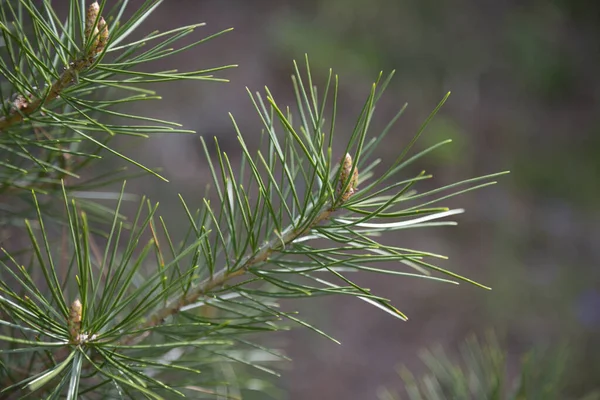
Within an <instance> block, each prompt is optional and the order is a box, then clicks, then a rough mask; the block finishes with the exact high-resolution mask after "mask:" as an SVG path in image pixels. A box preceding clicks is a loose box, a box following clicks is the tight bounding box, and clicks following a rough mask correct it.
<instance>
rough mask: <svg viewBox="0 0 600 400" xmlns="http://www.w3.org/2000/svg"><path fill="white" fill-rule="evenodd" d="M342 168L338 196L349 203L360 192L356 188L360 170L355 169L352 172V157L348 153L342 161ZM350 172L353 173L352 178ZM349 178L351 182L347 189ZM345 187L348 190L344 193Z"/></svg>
mask: <svg viewBox="0 0 600 400" xmlns="http://www.w3.org/2000/svg"><path fill="white" fill-rule="evenodd" d="M340 168H341V173H340V180H339V184H338V195H339V196H340V198H341V200H342V203H343V202H345V201H347V200H348V199H349V198H350V196H352V195H353V194H354V193H356V191H357V190H358V189H357V187H356V186H357V185H358V168H354V171H352V156H350V154H348V153H346V155H345V156H344V157H343V158H342V160H340ZM350 172H352V176H350ZM348 178H349V179H350V182H349V183H348V186H347V187H346V183H347V182H348ZM344 187H346V190H345V191H344V192H343V193H342V191H343V190H344Z"/></svg>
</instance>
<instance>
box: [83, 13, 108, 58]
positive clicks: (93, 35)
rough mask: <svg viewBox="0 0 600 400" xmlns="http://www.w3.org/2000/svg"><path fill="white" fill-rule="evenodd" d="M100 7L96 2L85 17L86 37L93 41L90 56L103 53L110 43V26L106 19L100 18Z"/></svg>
mask: <svg viewBox="0 0 600 400" xmlns="http://www.w3.org/2000/svg"><path fill="white" fill-rule="evenodd" d="M99 13H100V6H99V5H98V2H97V1H95V2H93V3H92V4H90V6H89V7H88V10H87V13H86V16H85V37H86V39H87V40H90V39H91V40H92V43H91V45H90V50H89V53H88V54H89V55H90V56H95V55H96V54H98V53H100V52H102V50H104V48H105V47H106V44H107V43H108V25H107V24H106V21H105V20H104V17H102V16H99V15H98V14H99Z"/></svg>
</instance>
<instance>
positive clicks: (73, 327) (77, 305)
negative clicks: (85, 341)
mask: <svg viewBox="0 0 600 400" xmlns="http://www.w3.org/2000/svg"><path fill="white" fill-rule="evenodd" d="M81 310H82V307H81V301H79V299H77V300H75V301H74V302H73V303H72V304H71V310H70V312H69V321H68V322H69V334H70V335H71V340H72V341H77V340H78V339H79V333H80V332H81Z"/></svg>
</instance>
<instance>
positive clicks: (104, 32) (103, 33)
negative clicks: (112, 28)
mask: <svg viewBox="0 0 600 400" xmlns="http://www.w3.org/2000/svg"><path fill="white" fill-rule="evenodd" d="M97 29H98V30H99V31H100V36H99V41H98V45H97V46H96V54H97V53H101V52H102V50H104V48H105V47H106V45H107V43H108V25H107V24H106V21H105V20H104V17H100V20H99V21H98V28H97Z"/></svg>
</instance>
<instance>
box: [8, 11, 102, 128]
mask: <svg viewBox="0 0 600 400" xmlns="http://www.w3.org/2000/svg"><path fill="white" fill-rule="evenodd" d="M99 10H100V7H99V5H98V2H94V3H92V4H91V5H90V7H89V8H88V11H87V14H86V38H85V40H92V43H91V46H90V47H89V49H88V50H87V51H86V52H85V54H83V55H82V56H81V57H79V58H78V59H77V60H75V61H71V62H70V63H69V64H68V65H67V66H66V67H65V69H64V71H63V72H62V74H60V76H59V78H58V79H57V80H56V81H55V82H54V83H53V84H52V86H51V87H50V90H49V91H48V94H47V95H46V96H44V97H39V98H34V97H33V94H32V93H29V94H28V95H27V96H23V95H22V94H19V95H18V96H17V97H16V98H15V100H13V102H12V108H11V110H10V111H9V113H8V115H5V116H2V117H0V132H2V131H5V130H6V129H7V128H10V127H11V126H12V125H14V124H18V123H19V122H21V121H23V119H25V118H26V117H27V116H28V115H31V114H33V113H34V112H36V111H37V110H39V109H40V108H41V107H43V106H45V105H46V104H49V103H50V102H51V101H52V100H54V99H56V98H57V97H59V96H60V94H61V93H62V92H63V91H64V90H65V89H67V88H68V87H69V86H71V85H72V84H73V83H75V81H76V78H77V75H78V74H79V72H81V71H83V70H85V69H86V68H88V67H89V66H91V65H92V63H93V62H94V57H95V56H96V55H98V54H99V53H101V52H102V51H103V50H104V48H105V47H106V45H107V43H108V26H107V24H106V22H105V21H104V18H103V17H99V18H98V12H99Z"/></svg>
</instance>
